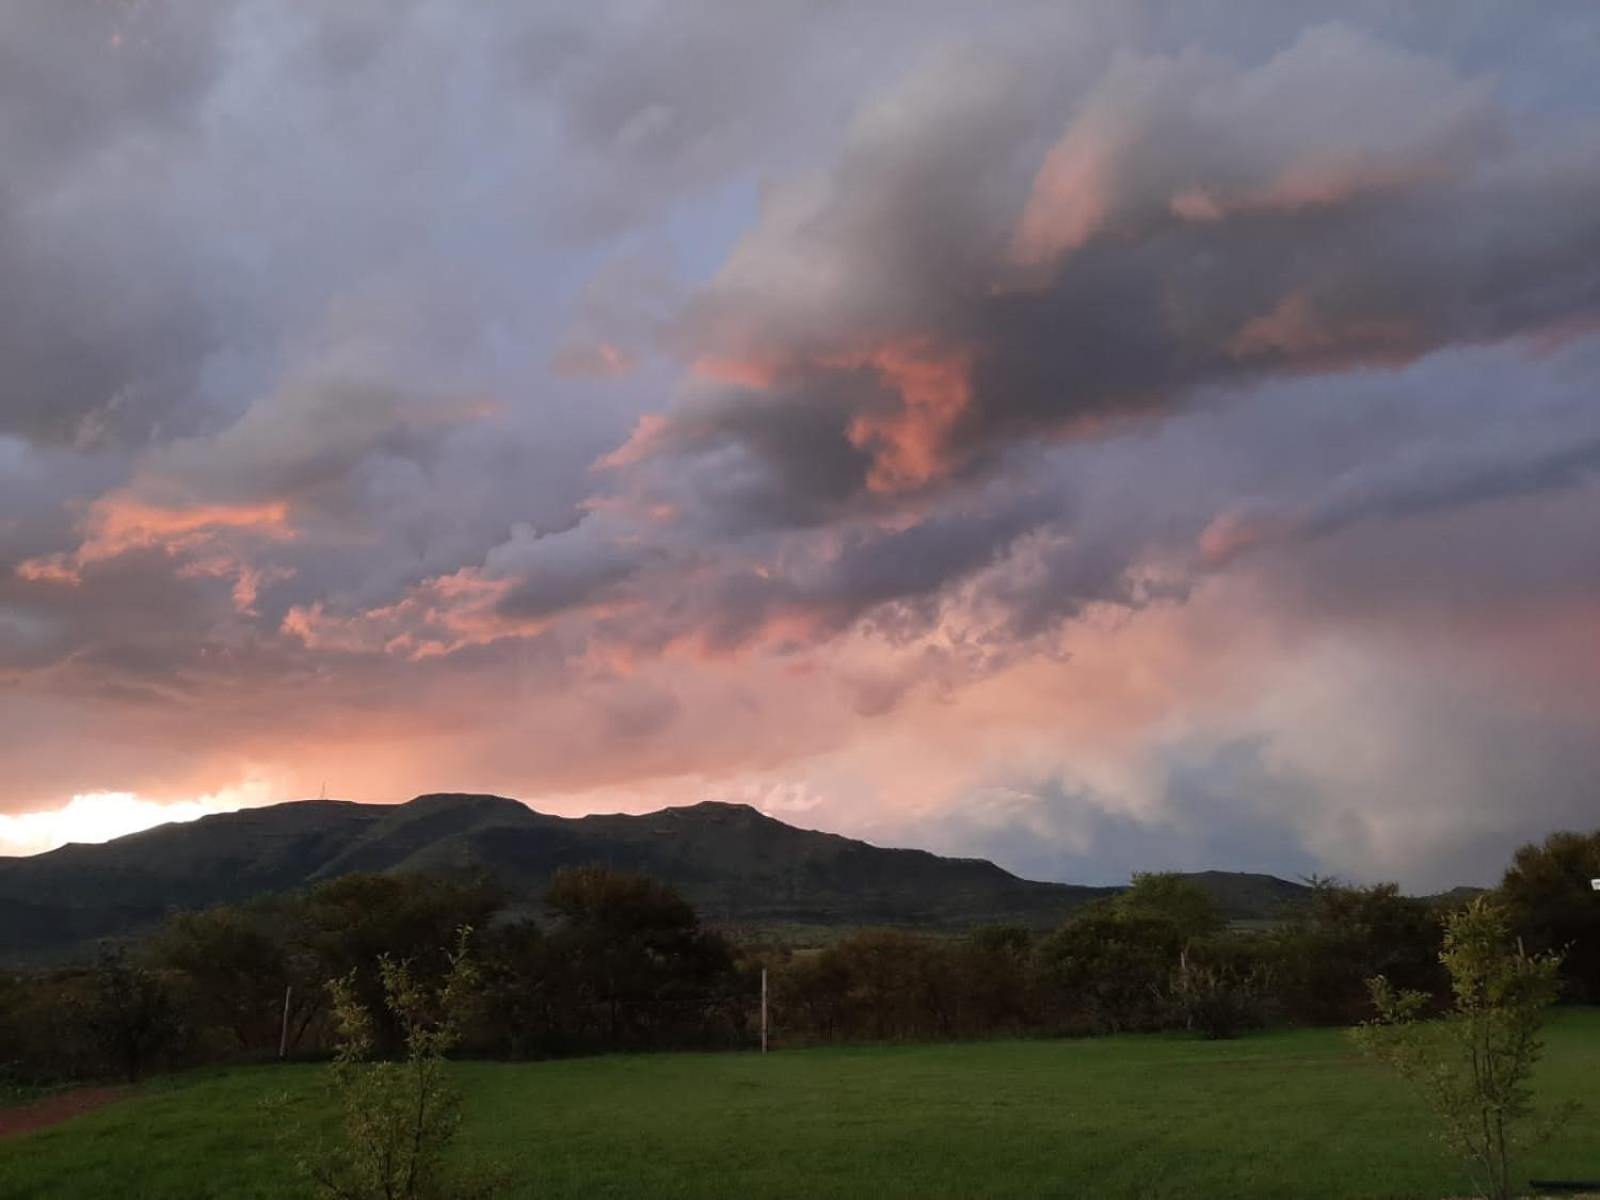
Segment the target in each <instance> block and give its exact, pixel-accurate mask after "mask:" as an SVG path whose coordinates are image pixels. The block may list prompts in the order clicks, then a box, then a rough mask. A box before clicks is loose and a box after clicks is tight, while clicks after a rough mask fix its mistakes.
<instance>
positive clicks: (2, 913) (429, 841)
mask: <svg viewBox="0 0 1600 1200" xmlns="http://www.w3.org/2000/svg"><path fill="white" fill-rule="evenodd" d="M584 863H602V864H605V865H610V866H614V867H618V868H621V869H627V870H633V871H640V872H643V873H645V874H649V875H653V876H655V877H657V878H660V879H662V880H664V881H666V882H668V883H670V884H672V885H673V886H675V887H676V888H678V889H679V890H680V891H681V892H683V894H684V895H685V896H686V898H688V899H689V900H690V901H691V902H692V903H693V904H695V906H696V907H697V908H698V909H699V910H700V912H701V913H702V915H703V916H704V917H705V918H706V919H707V920H709V921H712V922H714V923H719V924H744V925H906V926H917V927H925V928H932V929H958V928H965V927H971V926H973V925H977V924H983V923H987V922H993V921H1011V922H1017V923H1022V924H1028V925H1034V926H1044V925H1051V924H1055V923H1058V922H1059V921H1060V920H1061V919H1062V918H1063V917H1065V915H1066V914H1067V913H1069V912H1071V911H1072V910H1073V909H1074V908H1077V907H1079V906H1081V905H1083V904H1085V903H1088V902H1090V901H1092V900H1094V899H1097V898H1100V897H1103V896H1109V895H1113V894H1115V893H1116V892H1118V891H1120V890H1121V888H1120V887H1116V886H1106V887H1101V886H1089V885H1080V884H1068V883H1051V882H1043V881H1037V880H1029V879H1022V878H1020V877H1018V876H1016V875H1013V874H1011V873H1010V872H1009V871H1006V870H1005V869H1003V868H1002V867H1000V866H998V865H997V864H995V863H993V862H990V861H989V860H987V859H981V858H947V857H943V856H940V855H936V854H933V853H932V852H930V851H927V850H917V849H904V848H894V847H883V846H876V845H873V844H871V843H869V842H865V841H861V840H859V839H855V838H848V837H845V836H843V835H841V834H835V833H828V832H825V831H822V830H809V829H801V828H798V827H796V826H793V825H789V824H787V823H786V822H783V821H780V820H778V819H777V818H775V817H771V816H768V815H767V814H765V813H762V812H760V811H759V810H757V809H755V808H752V807H751V806H750V805H747V804H729V803H724V802H720V801H714V800H707V801H701V802H699V803H697V804H693V805H685V806H681V807H673V808H664V809H660V810H657V811H655V812H650V813H643V814H638V815H631V814H625V813H595V814H589V815H587V816H582V817H559V816H553V815H550V814H547V813H541V812H538V811H537V810H535V809H533V808H530V807H529V806H528V805H526V804H524V803H522V802H521V801H519V800H515V799H512V798H509V797H505V796H495V795H490V794H484V793H456V792H434V793H425V794H423V795H420V796H417V797H415V798H414V799H412V800H410V801H408V802H406V803H403V804H395V805H385V804H358V803H354V802H351V801H340V800H321V799H319V800H301V801H289V802H286V803H283V804H276V805H268V806H263V807H261V808H253V809H242V810H239V811H237V812H231V813H215V814H211V815H208V816H205V817H201V818H199V819H197V820H194V821H189V822H181V823H172V824H167V825H160V826H156V827H154V828H152V829H148V830H143V831H141V832H139V833H134V834H129V835H127V836H125V837H121V838H116V839H113V840H112V841H109V842H102V843H87V844H85V843H73V844H70V845H67V846H62V847H59V848H57V849H55V850H51V851H47V852H45V853H43V854H37V855H30V856H27V857H21V858H6V857H0V961H3V960H11V961H19V962H20V961H25V960H29V959H39V958H61V957H72V956H73V955H74V954H75V953H77V954H81V953H82V952H84V951H85V950H86V949H87V948H88V947H89V946H91V945H92V944H93V943H94V941H95V939H99V938H106V937H122V936H127V935H130V934H133V933H138V932H140V931H142V930H144V929H148V928H150V927H153V926H154V925H155V924H157V923H158V922H159V921H160V920H161V919H162V918H163V917H164V916H165V915H167V914H168V913H170V912H172V911H176V910H182V909H191V908H203V907H209V906H211V905H215V904H224V903H237V902H240V901H244V900H247V899H250V898H252V897H255V896H260V895H268V894H274V893H283V892H292V891H296V890H299V889H302V888H305V887H309V886H313V885H315V884H317V883H320V882H323V881H325V880H328V879H334V878H337V877H339V876H341V875H347V874H351V873H354V872H360V871H378V872H421V873H429V874H441V875H465V874H473V873H481V874H487V875H489V876H491V877H493V878H495V879H496V880H498V881H499V882H500V883H501V884H502V885H503V886H505V887H506V889H507V892H508V894H509V895H510V896H511V897H512V898H513V901H514V902H517V903H520V904H521V905H523V906H524V907H530V908H533V907H536V906H537V903H538V897H539V896H540V895H541V894H542V892H543V890H544V887H545V886H546V885H547V884H548V882H549V879H550V877H551V876H552V875H553V874H554V873H555V871H556V870H558V869H559V868H560V867H562V866H568V865H577V864H584ZM1194 878H1195V879H1196V880H1197V882H1200V883H1201V884H1202V886H1205V887H1207V888H1208V890H1210V891H1211V892H1212V893H1213V895H1215V896H1216V897H1217V898H1218V900H1219V904H1220V906H1221V907H1222V908H1223V910H1224V911H1225V913H1226V914H1227V915H1228V916H1230V917H1256V918H1259V917H1263V916H1269V915H1271V913H1270V910H1272V909H1274V908H1276V907H1281V906H1282V904H1284V903H1286V902H1289V901H1291V900H1293V899H1294V898H1296V897H1297V896H1299V895H1301V894H1303V893H1304V892H1305V891H1306V889H1305V887H1304V886H1303V885H1301V884H1296V883H1291V882H1289V881H1287V880H1282V879H1278V878H1276V877H1274V876H1266V875H1246V874H1240V873H1231V872H1206V873H1202V874H1201V875H1197V876H1194Z"/></svg>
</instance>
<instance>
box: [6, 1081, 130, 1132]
mask: <svg viewBox="0 0 1600 1200" xmlns="http://www.w3.org/2000/svg"><path fill="white" fill-rule="evenodd" d="M127 1095H128V1089H127V1088H125V1087H86V1088H73V1089H72V1090H71V1091H67V1092H56V1093H55V1094H54V1095H50V1096H45V1097H44V1098H43V1099H40V1100H35V1101H33V1102H32V1103H30V1104H19V1105H17V1106H15V1107H13V1108H0V1139H4V1138H11V1137H21V1136H22V1135H23V1134H25V1133H37V1132H38V1131H39V1130H41V1129H48V1128H49V1127H50V1126H52V1125H59V1124H61V1122H62V1121H66V1120H70V1119H71V1118H72V1117H80V1116H82V1115H83V1114H84V1113H89V1112H94V1110H95V1109H97V1108H104V1107H105V1106H106V1105H108V1104H114V1103H115V1102H116V1101H118V1100H121V1099H122V1098H124V1097H125V1096H127Z"/></svg>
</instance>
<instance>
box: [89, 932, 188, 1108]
mask: <svg viewBox="0 0 1600 1200" xmlns="http://www.w3.org/2000/svg"><path fill="white" fill-rule="evenodd" d="M84 1022H85V1025H86V1026H87V1028H88V1030H89V1033H90V1036H91V1037H92V1038H93V1039H94V1041H95V1042H96V1044H97V1045H98V1046H99V1047H100V1049H101V1050H102V1051H103V1052H104V1053H105V1054H106V1056H107V1057H108V1058H109V1059H110V1060H111V1061H112V1062H113V1063H114V1064H115V1065H116V1067H117V1069H118V1070H119V1071H120V1072H121V1073H122V1074H123V1075H124V1076H125V1077H126V1078H127V1080H128V1082H129V1083H133V1082H136V1081H137V1080H138V1079H139V1078H140V1076H142V1075H143V1074H144V1072H145V1070H146V1068H148V1067H149V1065H150V1063H151V1061H152V1060H153V1059H155V1057H156V1056H157V1055H159V1054H160V1053H161V1052H162V1051H164V1050H166V1049H168V1048H169V1047H170V1046H171V1045H172V1044H173V1043H174V1042H175V1041H176V1040H177V1038H178V1032H179V1023H178V1016H177V1009H176V1006H175V1005H174V1004H173V1001H172V992H171V990H170V989H169V988H168V987H167V985H166V982H165V981H164V980H163V979H162V978H161V977H160V976H158V975H157V974H156V973H155V972H154V971H150V970H147V969H146V968H144V967H137V966H134V965H133V964H131V963H129V962H128V959H127V956H126V955H125V954H124V953H123V952H122V951H121V950H120V949H110V948H107V949H103V950H102V951H101V953H100V960H99V962H98V964H97V965H96V967H95V972H94V989H93V991H92V993H91V994H90V996H89V999H88V1004H87V1009H86V1012H85V1014H84Z"/></svg>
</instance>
